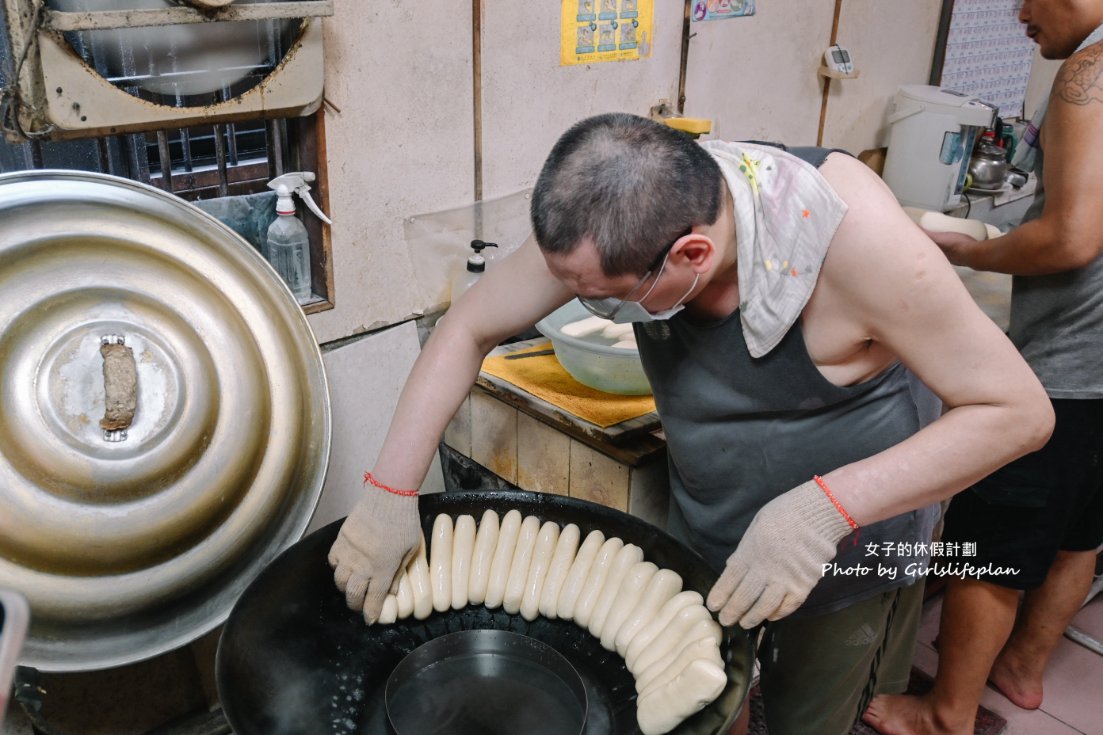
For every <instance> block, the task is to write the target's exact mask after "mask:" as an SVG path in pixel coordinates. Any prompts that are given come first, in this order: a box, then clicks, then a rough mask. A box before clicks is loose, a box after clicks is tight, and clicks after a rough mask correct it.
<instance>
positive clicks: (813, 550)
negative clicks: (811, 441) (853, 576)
mask: <svg viewBox="0 0 1103 735" xmlns="http://www.w3.org/2000/svg"><path fill="white" fill-rule="evenodd" d="M850 531H851V526H850V524H849V523H848V521H847V519H846V518H845V517H844V516H843V514H842V513H841V512H840V511H839V509H837V508H836V507H835V506H834V505H833V504H832V502H831V500H829V499H828V497H827V495H826V494H825V493H824V491H823V490H822V489H821V488H820V487H819V485H817V484H816V482H815V480H809V481H808V482H806V483H804V484H803V485H798V486H797V487H795V488H793V489H792V490H790V491H789V492H787V493H784V494H783V495H779V496H778V497H776V498H774V499H773V500H771V501H770V502H769V503H767V504H766V505H764V506H762V508H761V509H760V510H759V511H758V513H756V514H755V517H754V519H753V520H752V521H751V525H750V526H748V528H747V532H746V533H745V534H743V540H742V541H740V542H739V546H737V547H736V548H735V552H734V553H733V554H732V555H731V556H729V557H728V562H727V565H726V566H725V568H724V572H723V573H722V574H721V575H720V579H718V580H716V584H715V585H713V587H712V590H711V591H710V592H709V596H708V600H707V603H708V607H709V609H710V610H712V611H713V612H717V611H718V612H719V613H720V615H719V618H720V623H721V624H722V625H732V624H733V623H736V622H738V623H739V625H740V626H742V627H743V628H748V629H749V628H753V627H754V626H756V625H758V624H759V623H761V622H762V621H763V620H778V619H780V618H783V617H785V616H786V615H788V614H790V613H791V612H793V611H794V610H796V609H797V608H798V607H800V606H801V603H803V602H804V600H805V599H806V598H807V597H808V593H809V592H811V591H812V588H813V587H815V586H816V583H817V582H818V581H819V580H820V577H821V575H822V569H823V565H824V564H826V563H828V562H829V561H831V560H832V559H834V558H835V551H836V547H837V545H838V543H839V541H840V540H841V539H842V538H843V537H844V536H846V535H847V534H848V533H850Z"/></svg>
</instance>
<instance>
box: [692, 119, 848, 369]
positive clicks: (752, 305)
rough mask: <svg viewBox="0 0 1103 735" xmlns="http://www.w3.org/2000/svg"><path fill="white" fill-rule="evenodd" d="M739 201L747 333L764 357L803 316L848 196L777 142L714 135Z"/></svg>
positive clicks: (709, 145)
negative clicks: (726, 139) (842, 196)
mask: <svg viewBox="0 0 1103 735" xmlns="http://www.w3.org/2000/svg"><path fill="white" fill-rule="evenodd" d="M701 145H702V147H703V148H705V150H707V151H708V152H709V153H710V154H711V155H712V157H713V158H715V159H716V161H717V162H718V163H719V164H720V169H721V171H722V172H723V174H724V179H725V181H727V184H728V189H729V190H730V191H731V194H732V199H733V201H734V203H735V237H736V268H737V277H738V280H739V315H740V320H741V322H742V324H743V338H744V340H745V341H746V343H747V349H748V350H749V351H750V353H751V356H752V357H762V356H763V355H765V354H766V353H768V352H769V351H770V350H772V349H773V348H774V347H776V346H777V344H778V343H779V342H780V341H781V339H782V337H784V336H785V333H786V332H788V331H789V329H790V327H792V326H793V324H795V323H796V321H797V319H799V318H800V314H801V312H802V311H803V310H804V306H805V304H807V303H808V299H809V298H811V296H812V289H814V288H815V286H816V279H817V278H818V277H819V273H820V267H821V266H822V265H823V259H824V257H825V256H826V255H827V247H828V245H830V243H831V238H832V237H834V236H835V231H836V230H837V229H838V227H839V223H841V222H842V219H843V217H844V216H845V215H846V210H847V207H846V203H845V202H843V200H842V199H840V198H839V196H838V194H836V193H835V190H834V189H832V188H831V186H830V185H829V184H828V183H827V181H826V180H825V179H824V178H823V176H821V175H820V172H819V171H817V170H816V168H815V167H814V166H812V165H811V164H808V163H805V162H804V161H802V160H801V159H799V158H797V157H796V156H793V155H790V154H788V153H786V152H784V151H782V150H781V149H780V148H775V147H773V146H767V145H758V144H754V143H726V142H723V141H715V140H710V141H706V142H704V143H702V144H701Z"/></svg>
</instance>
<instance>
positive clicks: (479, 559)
mask: <svg viewBox="0 0 1103 735" xmlns="http://www.w3.org/2000/svg"><path fill="white" fill-rule="evenodd" d="M497 545H498V514H497V513H495V512H494V511H492V510H488V511H486V512H485V513H483V517H482V520H481V521H479V530H478V531H477V532H476V533H475V549H474V551H472V552H471V576H470V577H469V578H468V582H467V600H468V602H470V603H471V604H472V605H481V604H483V600H485V599H486V585H487V582H489V581H490V563H491V561H493V559H494V548H495V547H496V546H497Z"/></svg>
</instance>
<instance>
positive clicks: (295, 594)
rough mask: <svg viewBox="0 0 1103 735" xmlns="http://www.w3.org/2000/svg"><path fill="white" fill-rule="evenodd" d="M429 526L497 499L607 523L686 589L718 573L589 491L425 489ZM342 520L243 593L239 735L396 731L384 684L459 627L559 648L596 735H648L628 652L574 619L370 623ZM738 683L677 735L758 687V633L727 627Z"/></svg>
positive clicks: (221, 676)
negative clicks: (358, 600)
mask: <svg viewBox="0 0 1103 735" xmlns="http://www.w3.org/2000/svg"><path fill="white" fill-rule="evenodd" d="M418 505H419V510H420V512H421V523H422V528H423V529H424V531H425V533H426V535H429V534H431V532H432V525H433V521H434V519H435V518H436V515H437V514H438V513H449V514H451V515H452V516H453V517H455V516H458V515H462V514H465V513H468V514H472V515H474V516H475V517H476V518H479V517H481V515H482V513H483V511H484V510H486V509H488V508H490V509H493V510H495V511H497V512H498V513H499V514H503V513H505V512H506V511H508V510H510V509H513V508H516V509H517V510H519V511H520V512H521V513H522V515H533V516H536V517H538V518H539V519H540V520H541V521H542V522H543V521H555V522H557V523H559V524H560V525H561V526H562V525H565V524H567V523H574V524H576V525H578V527H579V530H580V531H581V532H582V536H583V537H585V535H586V534H588V533H589V532H590V531H592V530H595V529H601V530H602V531H603V532H604V533H605V534H606V536H619V537H620V538H622V539H623V540H624V541H625V542H630V543H634V544H637V545H638V546H639V547H640V548H642V549H643V552H644V557H645V558H646V559H648V560H650V561H653V562H655V564H657V565H658V566H660V567H665V568H668V569H673V570H674V571H675V572H678V574H680V575H682V579H683V581H684V586H685V588H686V589H694V590H698V591H699V592H702V594H705V593H707V592H708V590H709V589H710V588H711V587H712V585H713V584H714V583H715V582H716V576H717V575H716V572H715V571H714V570H713V569H711V568H710V567H709V566H708V565H707V564H706V563H705V561H704V560H703V559H702V558H701V557H700V556H699V555H698V554H697V553H695V552H694V551H693V550H692V549H690V548H689V547H687V546H685V545H684V544H682V543H680V542H679V541H677V540H676V539H674V538H673V537H672V536H670V535H668V534H667V533H665V532H663V531H662V530H660V529H658V528H656V527H655V526H652V525H651V524H649V523H646V522H645V521H643V520H641V519H639V518H636V517H635V516H630V515H628V514H627V513H623V512H621V511H618V510H614V509H612V508H606V507H604V506H601V505H597V504H595V503H589V502H586V501H584V500H578V499H575V498H568V497H563V496H561V495H550V494H543V493H531V492H524V491H502V490H486V491H474V492H446V493H436V494H432V495H424V496H422V497H421V498H420V499H419V501H418ZM341 523H342V521H335V522H333V523H331V524H329V525H328V526H325V527H324V528H320V529H318V530H317V531H315V532H314V533H312V534H310V535H309V536H307V537H306V538H304V539H303V540H302V541H299V542H298V543H296V544H295V545H294V546H292V547H291V548H290V549H288V550H287V551H285V552H284V553H283V554H281V555H280V556H279V558H277V559H276V560H275V561H273V562H272V564H271V565H269V567H268V568H267V569H265V570H264V572H262V573H261V574H260V576H258V577H257V578H256V580H255V581H254V582H253V583H252V584H251V585H249V587H248V588H247V589H246V590H245V591H244V592H243V593H242V595H241V598H240V599H239V600H238V602H237V604H236V605H235V606H234V610H233V612H232V613H231V614H230V618H229V620H227V622H226V626H225V627H224V628H223V629H222V637H221V638H220V640H219V644H218V656H217V660H216V666H215V673H216V676H217V682H218V694H219V701H220V702H221V703H222V708H223V711H224V712H225V713H226V718H227V719H228V720H229V722H230V725H231V727H233V730H234V732H235V733H237V734H238V735H270V733H275V732H278V733H285V734H291V733H294V734H295V735H298V734H299V733H301V734H302V735H311V734H313V733H319V732H326V733H331V734H332V735H391V732H390V730H389V726H388V723H387V715H386V703H385V701H384V697H385V687H386V683H387V679H388V677H390V675H391V673H392V672H394V671H395V668H396V667H397V666H398V665H399V663H400V662H401V661H402V659H403V658H404V657H405V656H406V655H407V654H409V653H410V652H411V651H414V650H415V649H417V648H418V647H419V646H421V645H423V644H425V643H426V642H428V641H431V640H435V639H437V638H440V637H441V636H444V635H447V634H449V633H455V632H457V631H469V630H486V629H494V630H508V631H512V632H514V633H520V634H522V635H526V636H530V637H532V638H535V639H537V640H539V641H542V642H544V643H547V644H550V645H552V646H553V647H554V648H555V649H556V650H557V651H559V652H560V653H561V654H562V655H563V656H564V657H565V658H566V659H567V660H568V662H569V663H570V664H571V666H573V667H574V668H575V669H576V670H577V671H578V674H579V675H580V676H581V677H582V681H583V684H584V686H585V687H586V695H587V706H588V710H587V715H586V726H585V730H584V733H585V734H586V735H638V733H639V728H638V727H637V724H636V691H635V686H634V681H633V679H632V675H631V674H630V673H629V672H628V669H627V667H625V665H624V660H623V659H622V658H621V657H620V656H618V655H617V654H616V653H615V652H610V651H607V650H605V649H604V648H602V646H601V643H600V641H599V640H598V639H596V638H594V636H592V635H590V633H589V631H588V630H586V629H584V628H581V627H579V626H578V625H577V624H575V623H574V622H573V621H570V620H562V619H556V620H550V619H548V618H545V617H537V618H536V619H535V620H533V621H531V622H530V621H527V620H525V619H524V618H523V617H522V616H521V615H519V614H517V615H510V614H509V613H507V612H505V611H504V610H503V609H502V608H495V609H493V610H491V609H488V608H486V607H484V606H482V605H468V606H467V607H465V608H461V609H460V610H448V611H446V612H442V613H437V612H435V613H433V614H431V615H430V616H429V617H427V618H426V619H425V620H414V619H407V620H401V621H399V622H397V623H395V624H394V625H373V626H368V625H365V624H364V618H363V616H362V615H361V614H359V613H357V612H355V611H353V610H349V609H348V607H346V606H345V596H344V595H343V594H342V593H340V592H338V591H337V588H336V587H335V586H334V584H333V571H332V570H331V569H330V568H329V564H328V563H327V562H326V554H327V552H328V551H329V547H330V546H331V545H332V544H333V541H334V539H335V538H336V537H337V532H338V530H339V528H340V526H341ZM721 655H722V658H723V660H724V664H725V670H726V672H727V675H728V683H727V686H726V687H725V688H724V691H723V692H721V694H720V696H719V697H718V698H717V699H716V701H714V702H712V703H711V704H710V705H708V706H707V707H705V708H704V709H703V710H701V711H700V712H698V713H697V714H695V715H693V716H692V717H690V718H689V719H687V720H685V721H684V722H682V723H681V724H680V725H679V726H678V727H677V728H675V729H674V730H673V731H672V733H673V734H674V735H722V734H723V733H727V732H728V730H729V729H730V727H731V724H732V722H733V721H734V720H735V718H736V716H737V715H738V713H739V711H740V708H741V707H742V706H743V705H744V702H745V701H746V698H747V694H748V692H749V691H750V684H751V667H752V664H753V662H754V650H753V643H752V640H751V637H750V634H749V633H748V632H747V631H745V630H743V629H742V628H739V627H732V628H725V629H724V638H723V640H722V641H721Z"/></svg>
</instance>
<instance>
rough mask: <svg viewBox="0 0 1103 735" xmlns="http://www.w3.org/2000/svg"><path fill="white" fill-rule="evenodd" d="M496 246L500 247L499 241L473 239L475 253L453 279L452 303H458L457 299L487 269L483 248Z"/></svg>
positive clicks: (472, 246) (472, 245)
mask: <svg viewBox="0 0 1103 735" xmlns="http://www.w3.org/2000/svg"><path fill="white" fill-rule="evenodd" d="M496 247H498V245H497V243H493V242H483V241H482V240H472V241H471V249H472V250H474V251H475V254H474V255H471V256H469V257H468V258H467V264H466V266H465V267H464V268H462V269H461V270H460V271H459V273H457V274H456V277H455V278H453V279H452V296H451V298H452V301H451V303H453V304H454V303H456V299H458V298H459V297H460V296H462V295H463V293H464V292H465V291H466V290H467V289H469V288H471V287H472V286H474V285H475V281H477V280H479V277H480V276H482V274H483V273H484V272H485V271H486V258H484V257H483V255H482V252H483V249H484V248H496Z"/></svg>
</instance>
